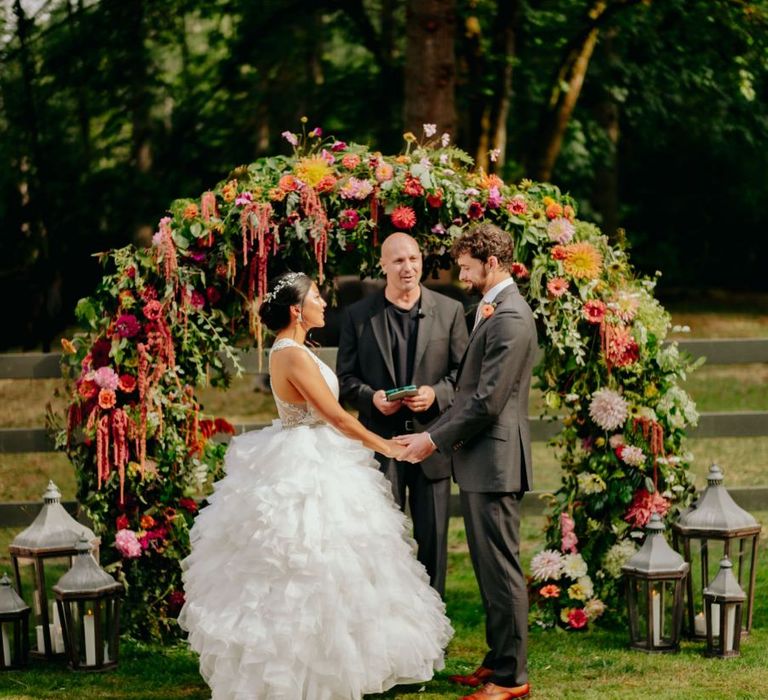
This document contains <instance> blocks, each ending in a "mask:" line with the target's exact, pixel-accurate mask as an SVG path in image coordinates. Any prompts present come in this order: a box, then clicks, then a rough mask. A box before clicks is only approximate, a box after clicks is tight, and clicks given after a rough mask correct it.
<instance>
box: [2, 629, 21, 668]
mask: <svg viewBox="0 0 768 700" xmlns="http://www.w3.org/2000/svg"><path fill="white" fill-rule="evenodd" d="M20 629H21V622H0V654H2V659H0V668H3V667H7V666H15V665H16V664H17V663H18V662H19V659H17V658H16V646H17V644H16V635H17V633H18V632H17V631H20Z"/></svg>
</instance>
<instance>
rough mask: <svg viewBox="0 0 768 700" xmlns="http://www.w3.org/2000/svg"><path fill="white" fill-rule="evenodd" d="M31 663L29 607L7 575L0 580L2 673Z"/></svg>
mask: <svg viewBox="0 0 768 700" xmlns="http://www.w3.org/2000/svg"><path fill="white" fill-rule="evenodd" d="M28 661H29V606H28V605H27V604H26V603H25V602H24V601H23V600H22V599H21V597H20V596H19V595H18V593H16V591H14V590H13V587H12V586H11V580H10V579H9V578H8V575H7V574H3V578H2V579H0V671H6V670H10V669H16V668H22V667H24V666H26V665H27V662H28Z"/></svg>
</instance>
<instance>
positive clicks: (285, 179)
mask: <svg viewBox="0 0 768 700" xmlns="http://www.w3.org/2000/svg"><path fill="white" fill-rule="evenodd" d="M277 186H278V187H279V188H280V189H281V190H282V191H283V192H295V191H296V190H298V189H299V183H298V182H297V181H296V178H295V177H294V176H293V175H283V176H282V177H281V178H280V181H279V182H278V183H277Z"/></svg>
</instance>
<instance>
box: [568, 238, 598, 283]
mask: <svg viewBox="0 0 768 700" xmlns="http://www.w3.org/2000/svg"><path fill="white" fill-rule="evenodd" d="M563 248H564V252H565V260H564V261H563V266H564V267H565V271H566V272H567V273H568V274H569V275H570V276H571V277H575V278H576V279H587V280H593V279H595V278H596V277H597V276H598V275H599V274H600V270H601V269H602V267H603V258H602V256H601V255H600V253H599V252H598V251H597V250H596V249H595V247H594V246H593V245H592V244H591V243H588V242H587V241H581V242H579V243H571V244H570V245H567V246H563Z"/></svg>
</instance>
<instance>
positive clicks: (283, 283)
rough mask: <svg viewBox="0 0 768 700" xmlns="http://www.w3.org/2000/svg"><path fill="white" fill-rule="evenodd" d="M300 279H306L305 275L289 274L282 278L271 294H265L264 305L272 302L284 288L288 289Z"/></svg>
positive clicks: (298, 273)
mask: <svg viewBox="0 0 768 700" xmlns="http://www.w3.org/2000/svg"><path fill="white" fill-rule="evenodd" d="M301 277H306V275H305V274H304V273H303V272H289V273H288V274H286V275H285V277H283V279H281V280H280V281H279V282H278V283H277V284H276V285H275V288H274V289H273V290H272V291H271V292H267V294H265V295H264V299H263V301H264V303H267V302H272V301H274V300H275V298H276V297H277V295H278V294H280V292H281V291H282V290H283V289H285V288H286V287H290V286H291V285H292V284H293V283H294V282H295V281H296V280H298V279H300V278H301Z"/></svg>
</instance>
